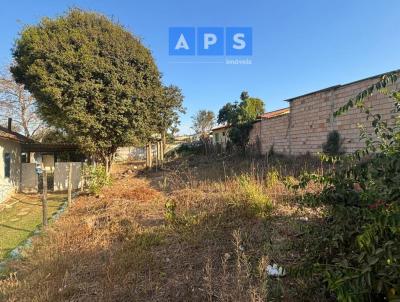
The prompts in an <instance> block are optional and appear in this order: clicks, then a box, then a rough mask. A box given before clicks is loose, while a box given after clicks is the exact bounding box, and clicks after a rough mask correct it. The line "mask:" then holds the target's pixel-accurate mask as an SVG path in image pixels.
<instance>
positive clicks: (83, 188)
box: [80, 163, 85, 193]
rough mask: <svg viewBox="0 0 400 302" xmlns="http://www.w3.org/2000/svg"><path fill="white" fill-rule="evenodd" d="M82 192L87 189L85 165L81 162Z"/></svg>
mask: <svg viewBox="0 0 400 302" xmlns="http://www.w3.org/2000/svg"><path fill="white" fill-rule="evenodd" d="M80 178H81V193H83V191H84V190H85V165H84V164H82V163H81V175H80Z"/></svg>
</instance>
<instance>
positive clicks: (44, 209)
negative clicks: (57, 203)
mask: <svg viewBox="0 0 400 302" xmlns="http://www.w3.org/2000/svg"><path fill="white" fill-rule="evenodd" d="M42 176H43V193H42V194H43V195H42V213H43V217H42V223H43V226H44V227H45V226H47V172H46V170H44V169H43V172H42Z"/></svg>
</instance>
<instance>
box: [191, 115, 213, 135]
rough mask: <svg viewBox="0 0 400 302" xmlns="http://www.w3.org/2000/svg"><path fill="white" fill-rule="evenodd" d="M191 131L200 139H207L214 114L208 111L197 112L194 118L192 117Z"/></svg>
mask: <svg viewBox="0 0 400 302" xmlns="http://www.w3.org/2000/svg"><path fill="white" fill-rule="evenodd" d="M192 121H193V130H194V131H195V132H196V134H199V135H200V137H201V138H203V139H205V138H207V137H208V133H209V132H210V131H211V129H212V127H213V126H214V123H215V115H214V112H212V111H209V110H199V111H198V112H197V113H196V114H195V115H194V116H192Z"/></svg>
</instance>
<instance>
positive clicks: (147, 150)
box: [146, 144, 150, 168]
mask: <svg viewBox="0 0 400 302" xmlns="http://www.w3.org/2000/svg"><path fill="white" fill-rule="evenodd" d="M149 166H150V164H149V145H148V144H147V145H146V167H147V168H148V167H149Z"/></svg>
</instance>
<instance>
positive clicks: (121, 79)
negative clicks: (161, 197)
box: [11, 9, 163, 162]
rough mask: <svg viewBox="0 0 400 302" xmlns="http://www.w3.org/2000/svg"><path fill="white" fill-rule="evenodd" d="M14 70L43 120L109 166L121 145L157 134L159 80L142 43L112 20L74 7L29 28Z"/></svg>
mask: <svg viewBox="0 0 400 302" xmlns="http://www.w3.org/2000/svg"><path fill="white" fill-rule="evenodd" d="M13 56H14V59H15V65H14V66H13V67H12V68H11V72H12V73H13V75H14V77H15V79H16V81H17V82H19V83H22V84H24V85H25V87H26V88H27V89H28V90H29V91H30V92H31V93H32V95H33V96H34V97H35V99H36V101H37V106H38V112H39V114H40V116H41V117H42V118H43V120H45V121H46V122H47V123H48V124H49V125H51V126H54V127H55V128H58V129H61V130H62V131H65V132H66V133H67V134H68V136H69V137H71V138H73V140H74V142H75V143H77V144H78V145H79V146H80V147H81V149H82V150H83V151H84V152H86V153H87V154H91V155H93V156H95V157H96V158H97V159H100V160H103V161H104V162H110V159H111V158H112V155H113V154H114V152H115V151H116V149H117V148H118V147H120V146H123V145H126V144H128V143H130V142H131V141H132V139H134V138H135V139H136V140H138V139H139V140H146V138H148V137H150V136H151V134H152V133H154V132H156V131H157V129H156V126H157V124H156V121H157V116H156V114H155V113H156V112H157V110H156V109H157V108H158V106H159V104H160V102H162V101H163V98H160V97H159V96H160V94H162V88H161V83H160V74H159V71H158V69H157V66H156V64H155V62H154V60H153V57H152V55H151V52H150V50H149V49H147V48H146V47H144V46H143V45H142V43H141V41H140V40H139V38H137V37H135V36H134V35H132V34H131V33H130V32H129V31H127V30H126V29H124V28H123V27H122V26H121V25H119V24H116V23H114V22H112V21H111V20H109V19H108V18H107V17H105V16H103V15H100V14H98V13H93V12H85V11H82V10H79V9H72V10H70V11H69V12H67V13H66V14H65V15H63V16H61V17H58V18H55V19H49V18H44V19H42V20H41V22H40V23H39V24H38V25H34V26H27V27H26V28H24V30H23V31H22V33H21V34H20V37H19V38H18V40H17V41H16V44H15V47H14V49H13Z"/></svg>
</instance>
